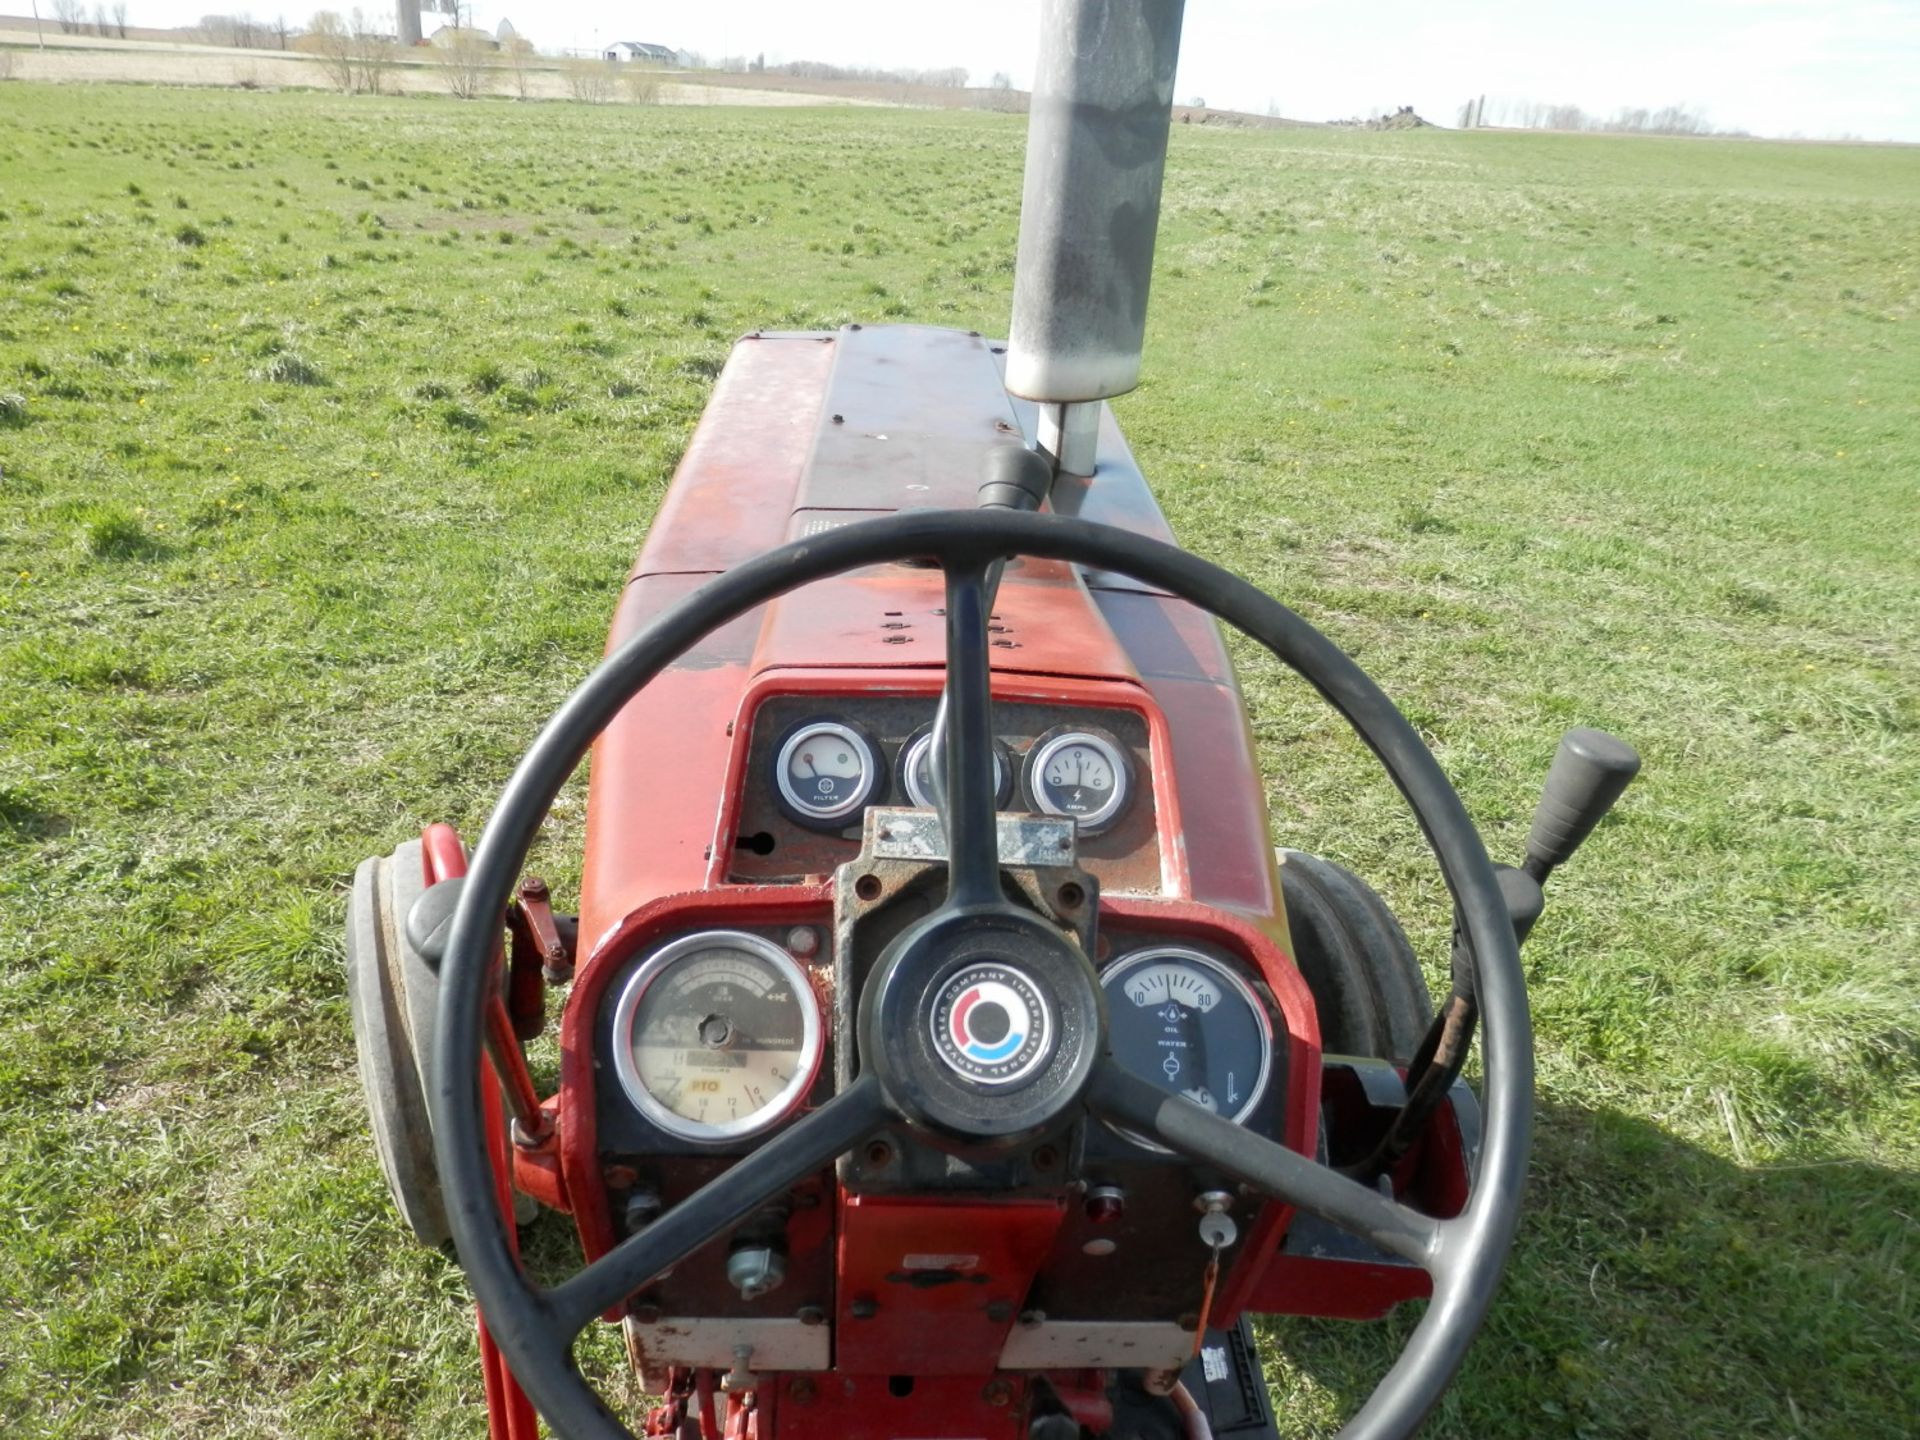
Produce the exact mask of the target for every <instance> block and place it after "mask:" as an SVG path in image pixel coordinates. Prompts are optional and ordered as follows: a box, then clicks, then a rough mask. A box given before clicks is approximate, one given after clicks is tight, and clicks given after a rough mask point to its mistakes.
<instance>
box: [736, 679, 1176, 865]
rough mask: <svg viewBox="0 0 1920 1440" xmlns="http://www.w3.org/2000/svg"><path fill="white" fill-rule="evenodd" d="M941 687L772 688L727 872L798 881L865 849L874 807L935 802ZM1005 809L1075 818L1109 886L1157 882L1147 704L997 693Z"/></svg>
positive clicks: (1088, 855)
mask: <svg viewBox="0 0 1920 1440" xmlns="http://www.w3.org/2000/svg"><path fill="white" fill-rule="evenodd" d="M938 707H939V695H938V692H937V691H936V690H931V689H927V690H922V691H920V692H918V693H909V694H895V695H887V694H875V693H872V692H871V691H866V692H862V693H858V694H850V695H829V694H821V693H818V692H802V693H797V694H772V695H768V696H767V697H766V698H765V699H763V700H762V701H761V703H760V704H759V707H758V709H757V710H756V711H755V712H754V715H753V719H752V721H751V726H750V733H751V738H750V740H749V743H748V746H747V754H746V763H745V767H744V772H743V774H742V777H741V778H742V782H743V783H742V787H741V790H742V793H741V800H740V806H739V820H738V823H737V826H736V829H735V836H734V841H733V854H732V856H731V859H730V861H729V865H728V874H727V878H728V879H729V880H730V881H734V882H738V883H749V884H782V883H789V884H790V883H794V882H796V881H800V880H802V879H804V878H805V877H806V876H808V875H826V874H831V873H832V872H833V871H834V870H835V869H836V868H838V867H839V866H840V865H843V864H845V863H846V862H848V861H850V860H852V859H854V858H855V857H856V856H857V855H858V854H859V853H860V835H861V828H862V824H863V818H864V815H865V813H866V811H867V809H868V808H869V807H871V806H874V805H895V806H909V807H927V806H929V805H930V804H931V802H932V800H933V795H932V794H931V793H930V791H931V789H932V786H931V784H930V781H931V776H930V775H929V774H928V771H929V769H930V763H931V752H932V731H933V721H934V715H935V712H936V710H937V709H938ZM994 723H995V726H996V729H997V732H998V733H997V735H996V737H995V738H996V746H995V754H994V769H995V778H996V783H997V789H998V794H997V796H996V799H997V802H998V808H999V809H1000V810H1001V811H1002V812H1004V813H1032V814H1049V813H1051V814H1054V815H1061V816H1068V817H1070V818H1072V819H1073V820H1074V822H1075V826H1076V829H1077V832H1078V843H1079V855H1080V861H1081V863H1082V864H1083V865H1085V866H1086V868H1087V869H1088V871H1089V872H1091V873H1092V874H1093V875H1094V876H1095V877H1096V878H1097V879H1098V880H1099V882H1100V885H1101V888H1102V890H1103V891H1104V892H1107V893H1111V892H1114V891H1123V890H1124V891H1138V892H1145V893H1150V894H1151V893H1158V892H1159V891H1160V890H1161V888H1162V885H1163V884H1164V883H1165V877H1164V875H1163V873H1162V864H1161V855H1162V847H1161V839H1160V833H1159V808H1158V807H1157V806H1156V804H1155V791H1154V776H1155V771H1154V764H1153V744H1152V734H1151V726H1150V722H1149V717H1148V714H1147V713H1144V712H1143V711H1142V710H1141V709H1140V708H1130V707H1122V706H1116V705H1107V706H1102V707H1094V706H1089V705H1084V704H1079V705H1074V704H1063V703H1060V702H1058V701H1054V700H1048V699H1044V698H1036V699H1031V700H1016V699H1013V698H1011V697H1006V698H998V697H997V698H996V703H995V706H994Z"/></svg>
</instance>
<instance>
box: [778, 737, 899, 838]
mask: <svg viewBox="0 0 1920 1440" xmlns="http://www.w3.org/2000/svg"><path fill="white" fill-rule="evenodd" d="M878 755H879V749H878V747H877V746H876V745H875V744H874V742H873V740H872V739H871V738H870V737H869V736H868V735H867V733H866V732H865V731H863V730H861V729H860V728H859V727H858V726H855V725H847V724H843V723H841V722H840V721H838V720H808V721H805V722H803V723H802V724H800V725H799V726H798V727H796V728H795V729H794V730H793V731H792V732H791V733H790V734H789V735H788V736H787V738H786V739H785V740H784V741H782V742H781V745H780V750H779V753H778V754H777V755H776V756H775V758H774V766H773V784H774V790H775V792H776V793H777V794H778V795H779V797H780V804H781V807H782V808H783V809H785V810H786V812H787V813H788V814H789V815H791V816H792V817H793V818H794V819H796V820H798V821H799V822H800V823H801V824H803V825H811V826H813V827H814V828H815V829H817V830H841V829H844V828H846V827H847V826H848V825H850V824H852V823H854V819H855V817H857V816H858V815H859V813H860V811H861V810H863V809H865V808H866V806H867V804H868V803H869V802H870V801H872V800H873V799H874V797H875V794H876V792H878V790H879V788H880V780H881V772H880V764H879V761H878V759H877V756H878Z"/></svg>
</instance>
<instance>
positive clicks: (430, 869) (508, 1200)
mask: <svg viewBox="0 0 1920 1440" xmlns="http://www.w3.org/2000/svg"><path fill="white" fill-rule="evenodd" d="M420 865H421V870H422V871H423V875H422V879H424V880H425V881H426V883H427V884H428V885H437V884H439V883H440V882H441V881H442V880H452V879H454V878H456V877H457V876H461V875H464V874H466V873H467V847H466V846H465V845H464V844H462V843H461V840H460V832H459V831H457V830H455V829H454V828H453V826H451V825H446V824H433V825H429V826H427V828H426V829H425V830H424V831H422V832H421V835H420ZM504 1013H505V1012H504V1011H503V1012H502V1014H503V1015H504ZM490 1079H491V1077H490V1076H487V1075H484V1074H483V1075H482V1076H481V1077H480V1100H481V1105H482V1106H483V1107H484V1111H485V1116H484V1118H485V1126H486V1132H487V1154H488V1158H489V1159H490V1160H491V1161H492V1163H493V1187H494V1202H495V1203H496V1204H497V1205H498V1206H499V1207H500V1214H501V1216H502V1218H503V1219H504V1220H505V1221H506V1230H507V1241H508V1243H509V1244H510V1245H511V1246H512V1247H513V1249H514V1250H515V1251H516V1252H518V1250H519V1248H520V1241H519V1235H518V1232H517V1231H516V1230H515V1229H514V1223H513V1189H512V1186H511V1185H510V1184H509V1183H508V1179H507V1177H508V1175H509V1174H510V1173H511V1169H512V1162H511V1161H510V1160H509V1159H508V1150H509V1145H508V1140H507V1126H506V1118H505V1116H504V1115H503V1114H502V1113H501V1108H500V1092H499V1090H498V1088H497V1087H496V1086H495V1085H493V1084H491V1083H489V1081H490ZM473 1314H474V1326H475V1329H476V1330H477V1332H478V1336H479V1342H480V1374H481V1379H482V1381H483V1383H484V1385H485V1388H486V1396H487V1433H488V1434H489V1435H490V1436H491V1437H492V1440H539V1436H540V1428H539V1422H538V1420H536V1419H535V1417H534V1413H533V1402H532V1401H530V1400H528V1399H527V1396H526V1392H525V1391H523V1390H522V1389H521V1388H520V1382H519V1381H517V1380H515V1379H514V1378H513V1371H512V1370H510V1369H509V1368H508V1367H507V1359H506V1356H504V1355H502V1354H501V1353H500V1349H499V1347H498V1346H497V1345H495V1344H494V1343H493V1335H492V1334H491V1332H489V1331H488V1329H487V1317H486V1316H485V1315H483V1314H481V1313H480V1307H479V1306H477V1305H476V1306H475V1307H474V1312H473Z"/></svg>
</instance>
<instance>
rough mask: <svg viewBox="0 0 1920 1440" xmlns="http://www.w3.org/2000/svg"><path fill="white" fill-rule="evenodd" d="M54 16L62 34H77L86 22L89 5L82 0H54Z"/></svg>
mask: <svg viewBox="0 0 1920 1440" xmlns="http://www.w3.org/2000/svg"><path fill="white" fill-rule="evenodd" d="M53 18H54V20H55V22H56V23H57V24H58V25H59V26H60V33H61V34H62V35H76V34H78V33H79V31H80V27H81V26H82V25H84V24H86V21H87V7H86V6H85V5H83V4H82V3H81V0H53Z"/></svg>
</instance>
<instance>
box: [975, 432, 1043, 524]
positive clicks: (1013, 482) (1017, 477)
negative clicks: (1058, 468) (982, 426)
mask: <svg viewBox="0 0 1920 1440" xmlns="http://www.w3.org/2000/svg"><path fill="white" fill-rule="evenodd" d="M986 470H987V478H986V479H985V480H983V481H981V482H980V495H979V504H980V508H981V509H983V510H1038V509H1039V508H1040V502H1041V501H1043V500H1045V499H1046V498H1047V492H1048V491H1049V490H1051V489H1052V488H1053V468H1052V467H1051V466H1050V465H1048V464H1047V459H1046V456H1044V455H1042V454H1041V453H1040V452H1039V451H1038V450H1029V449H1027V447H1026V446H1024V445H1015V444H1007V445H995V446H994V447H993V448H992V449H991V450H989V451H988V452H987V466H986Z"/></svg>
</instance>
